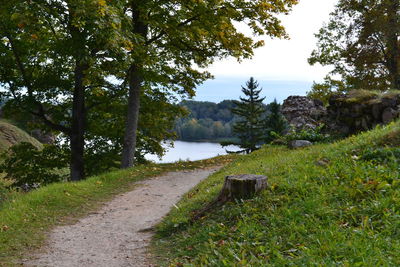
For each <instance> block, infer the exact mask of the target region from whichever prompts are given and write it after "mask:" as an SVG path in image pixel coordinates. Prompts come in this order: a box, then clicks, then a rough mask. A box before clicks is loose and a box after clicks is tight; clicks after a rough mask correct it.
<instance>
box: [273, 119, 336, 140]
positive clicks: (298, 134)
mask: <svg viewBox="0 0 400 267" xmlns="http://www.w3.org/2000/svg"><path fill="white" fill-rule="evenodd" d="M324 127H325V125H324V124H321V125H320V126H318V127H317V128H315V129H302V130H299V131H296V130H295V129H294V128H292V129H291V130H290V131H289V132H288V133H287V134H286V135H284V136H279V135H277V134H276V133H273V135H274V137H275V140H277V141H275V142H273V144H279V143H285V144H288V143H289V142H290V141H293V140H307V141H310V142H313V143H314V142H318V143H322V142H328V141H331V140H332V137H331V136H330V135H329V134H324V133H323V132H322V129H323V128H324Z"/></svg>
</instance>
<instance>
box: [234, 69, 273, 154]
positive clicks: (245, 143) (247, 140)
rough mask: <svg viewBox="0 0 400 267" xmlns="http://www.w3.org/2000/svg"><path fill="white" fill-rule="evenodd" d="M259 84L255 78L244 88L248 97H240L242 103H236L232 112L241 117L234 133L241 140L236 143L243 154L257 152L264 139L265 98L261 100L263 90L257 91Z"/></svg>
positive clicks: (243, 90)
mask: <svg viewBox="0 0 400 267" xmlns="http://www.w3.org/2000/svg"><path fill="white" fill-rule="evenodd" d="M258 86H259V84H258V83H257V81H256V80H254V78H253V77H251V78H250V80H249V81H248V82H247V83H246V87H247V88H245V87H243V86H242V92H243V93H244V95H245V96H246V98H244V97H240V101H235V104H236V107H235V108H233V109H232V112H233V113H234V114H236V115H238V116H239V118H240V119H239V120H238V121H237V122H236V123H235V124H234V125H233V133H234V134H235V136H236V137H237V138H238V139H239V142H238V143H236V145H238V146H239V147H240V148H242V149H243V152H246V153H251V152H253V151H255V150H257V148H258V146H259V145H260V144H261V143H262V142H263V139H264V122H263V115H264V113H265V108H264V107H263V104H262V102H263V100H264V99H265V97H264V98H260V92H261V89H257V88H258Z"/></svg>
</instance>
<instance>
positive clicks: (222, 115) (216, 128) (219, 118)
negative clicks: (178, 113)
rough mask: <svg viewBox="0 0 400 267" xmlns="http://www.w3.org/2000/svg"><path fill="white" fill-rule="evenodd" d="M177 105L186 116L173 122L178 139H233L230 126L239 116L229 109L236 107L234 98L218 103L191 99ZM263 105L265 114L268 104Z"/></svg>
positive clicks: (267, 110)
mask: <svg viewBox="0 0 400 267" xmlns="http://www.w3.org/2000/svg"><path fill="white" fill-rule="evenodd" d="M179 105H180V106H183V107H185V109H186V110H187V112H188V116H187V117H184V118H180V119H178V120H177V121H176V123H175V128H174V131H175V132H176V133H177V136H178V140H183V141H211V142H219V141H225V140H234V139H235V136H234V135H233V132H232V126H233V124H234V123H235V122H237V121H238V119H239V118H238V116H236V115H235V114H233V113H232V111H231V110H232V109H233V108H235V107H236V104H235V101H234V100H224V101H222V102H220V103H213V102H204V101H192V100H191V101H182V102H181V103H180V104H179ZM263 106H264V108H265V116H267V115H268V114H269V105H263Z"/></svg>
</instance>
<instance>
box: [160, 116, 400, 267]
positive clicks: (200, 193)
mask: <svg viewBox="0 0 400 267" xmlns="http://www.w3.org/2000/svg"><path fill="white" fill-rule="evenodd" d="M399 131H400V122H396V123H393V124H391V125H389V126H387V127H378V128H377V129H375V130H373V131H371V132H367V133H363V134H361V135H359V136H353V137H350V138H348V139H346V140H343V141H341V142H337V143H334V144H319V145H315V146H313V147H310V148H307V149H302V150H288V149H286V148H283V147H276V146H266V147H264V148H262V149H260V150H258V151H256V152H254V153H252V154H250V155H246V156H242V157H240V158H238V159H237V160H236V161H234V162H233V163H232V164H231V165H229V166H227V167H225V168H223V169H222V170H220V171H219V172H217V173H215V174H214V175H212V176H211V177H209V178H208V179H206V180H205V181H203V182H202V183H201V184H200V185H199V186H197V187H196V188H194V189H193V190H192V191H191V192H189V193H188V194H186V195H185V196H184V198H183V200H182V201H181V202H180V203H178V204H177V207H179V209H174V210H173V211H172V212H171V213H170V214H169V215H168V216H167V218H165V219H164V221H163V222H162V223H161V224H160V225H159V226H158V229H157V240H156V241H155V242H154V249H153V252H154V253H158V255H159V257H160V258H159V262H160V265H161V266H168V265H169V264H171V265H174V264H179V265H181V266H267V265H268V266H269V265H271V266H338V265H339V266H397V265H399V264H400V256H399V254H398V251H399V249H400V239H399V234H400V233H399V210H400V202H399V201H398V197H399V194H400V193H399V192H400V180H399V175H400V173H399V165H398V163H397V164H388V165H384V166H381V165H379V164H376V163H374V162H371V161H366V160H361V159H360V158H361V157H362V154H363V153H364V152H363V151H364V150H365V148H366V147H369V148H370V149H371V150H375V149H379V150H380V149H382V148H383V147H382V145H381V144H382V143H387V137H388V136H391V135H392V134H393V133H394V136H397V135H398V133H399ZM396 146H398V143H397V144H396ZM385 157H386V156H384V158H385ZM389 157H391V156H389ZM243 173H252V174H260V175H266V176H267V177H268V184H269V188H268V189H267V190H266V191H265V192H264V193H262V194H260V195H258V196H257V197H256V198H254V199H252V200H247V201H238V202H237V203H232V202H231V203H227V204H226V205H224V206H222V207H219V208H216V209H214V210H213V211H212V212H210V213H209V214H208V215H207V216H205V217H204V218H201V219H199V220H198V221H196V222H194V223H191V222H190V221H189V219H190V216H191V214H192V212H193V211H194V210H196V209H198V208H200V207H202V206H203V205H205V203H207V202H209V201H211V200H212V199H213V198H214V197H216V196H217V194H218V193H219V190H220V189H221V187H222V184H223V181H224V177H225V176H227V175H235V174H243Z"/></svg>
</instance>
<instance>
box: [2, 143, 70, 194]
mask: <svg viewBox="0 0 400 267" xmlns="http://www.w3.org/2000/svg"><path fill="white" fill-rule="evenodd" d="M2 157H3V158H4V161H3V163H2V164H1V165H0V171H1V172H3V173H5V175H6V176H5V178H7V179H11V180H12V181H13V183H12V186H14V187H26V186H27V187H28V188H29V187H32V186H35V185H38V184H40V185H44V184H49V183H53V182H58V181H61V180H63V179H65V175H64V173H63V171H62V169H64V168H66V167H67V166H68V161H67V155H66V152H65V150H63V149H61V148H59V147H57V146H54V145H45V146H44V148H43V149H42V150H39V149H38V148H36V147H35V146H33V145H32V144H30V143H21V144H18V145H14V146H12V147H11V148H10V149H9V150H8V151H7V152H6V153H3V155H2Z"/></svg>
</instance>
